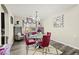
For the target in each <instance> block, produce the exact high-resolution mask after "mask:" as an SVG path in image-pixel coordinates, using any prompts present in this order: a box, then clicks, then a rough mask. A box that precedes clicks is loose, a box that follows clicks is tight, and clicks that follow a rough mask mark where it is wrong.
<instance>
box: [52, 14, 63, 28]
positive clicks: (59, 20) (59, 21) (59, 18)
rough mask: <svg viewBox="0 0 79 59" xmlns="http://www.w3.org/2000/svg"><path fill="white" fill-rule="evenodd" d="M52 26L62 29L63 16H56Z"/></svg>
mask: <svg viewBox="0 0 79 59" xmlns="http://www.w3.org/2000/svg"><path fill="white" fill-rule="evenodd" d="M53 26H54V27H55V28H61V27H64V15H61V16H57V17H56V18H55V21H54V24H53Z"/></svg>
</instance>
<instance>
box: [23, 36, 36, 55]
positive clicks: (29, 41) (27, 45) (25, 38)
mask: <svg viewBox="0 0 79 59" xmlns="http://www.w3.org/2000/svg"><path fill="white" fill-rule="evenodd" d="M24 40H25V43H26V54H28V49H29V45H33V44H35V43H36V41H35V40H34V39H29V38H27V37H26V35H24Z"/></svg>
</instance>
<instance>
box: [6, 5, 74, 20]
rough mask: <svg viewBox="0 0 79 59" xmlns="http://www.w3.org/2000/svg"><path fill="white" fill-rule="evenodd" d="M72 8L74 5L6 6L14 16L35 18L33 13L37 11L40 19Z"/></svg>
mask: <svg viewBox="0 0 79 59" xmlns="http://www.w3.org/2000/svg"><path fill="white" fill-rule="evenodd" d="M72 6H74V4H6V7H7V8H8V9H10V10H11V11H12V12H13V14H14V15H15V16H26V17H27V16H35V11H38V16H39V17H40V18H41V19H45V18H46V17H49V16H51V15H53V14H55V13H59V12H61V11H65V10H67V9H68V8H71V7H72Z"/></svg>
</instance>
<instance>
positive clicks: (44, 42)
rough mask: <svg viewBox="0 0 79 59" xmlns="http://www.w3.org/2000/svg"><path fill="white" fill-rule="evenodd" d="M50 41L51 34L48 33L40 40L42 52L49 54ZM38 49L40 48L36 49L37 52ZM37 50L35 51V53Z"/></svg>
mask: <svg viewBox="0 0 79 59" xmlns="http://www.w3.org/2000/svg"><path fill="white" fill-rule="evenodd" d="M49 43H50V36H48V35H43V38H42V41H40V42H38V44H39V46H40V47H41V49H42V54H44V53H46V54H47V49H48V46H49ZM37 50H38V49H36V50H35V52H36V51H37ZM44 50H46V51H45V52H44ZM35 52H34V53H33V54H35Z"/></svg>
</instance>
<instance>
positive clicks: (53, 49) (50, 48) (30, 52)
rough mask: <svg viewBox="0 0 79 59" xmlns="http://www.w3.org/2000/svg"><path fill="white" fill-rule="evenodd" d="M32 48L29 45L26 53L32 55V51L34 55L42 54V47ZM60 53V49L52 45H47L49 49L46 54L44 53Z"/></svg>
mask: <svg viewBox="0 0 79 59" xmlns="http://www.w3.org/2000/svg"><path fill="white" fill-rule="evenodd" d="M36 49H37V51H36ZM36 49H35V48H33V47H32V46H30V47H29V50H28V55H33V53H34V52H35V51H36V52H35V53H34V55H43V54H42V49H41V48H36ZM57 51H58V54H57ZM60 54H62V52H61V51H60V50H58V49H56V48H54V47H53V46H51V45H50V46H49V51H48V52H47V54H45V55H60Z"/></svg>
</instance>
